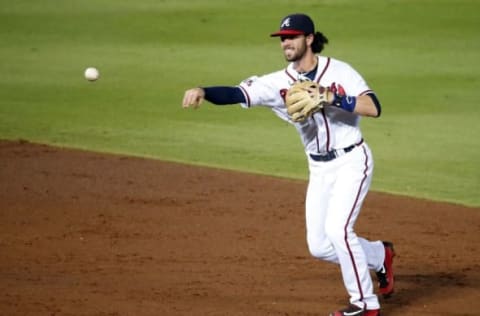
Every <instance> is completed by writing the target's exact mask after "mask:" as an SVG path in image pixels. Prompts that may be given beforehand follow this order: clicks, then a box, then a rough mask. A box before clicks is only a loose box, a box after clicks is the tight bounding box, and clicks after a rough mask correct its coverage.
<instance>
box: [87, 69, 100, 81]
mask: <svg viewBox="0 0 480 316" xmlns="http://www.w3.org/2000/svg"><path fill="white" fill-rule="evenodd" d="M99 77H100V72H99V71H98V69H97V68H95V67H88V68H87V69H85V79H87V80H88V81H95V80H97V79H98V78H99Z"/></svg>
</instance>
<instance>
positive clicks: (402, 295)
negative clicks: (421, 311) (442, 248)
mask: <svg viewBox="0 0 480 316" xmlns="http://www.w3.org/2000/svg"><path fill="white" fill-rule="evenodd" d="M462 270H463V271H453V272H438V271H432V272H431V273H415V274H401V273H400V274H396V275H395V293H394V294H393V296H392V297H391V298H388V299H383V302H384V303H383V304H382V309H385V311H388V310H392V311H393V310H395V309H397V308H400V307H406V306H408V305H413V306H416V305H418V304H427V303H428V302H431V301H432V300H438V299H440V297H441V296H442V293H455V290H458V289H460V288H469V287H471V288H475V287H476V285H475V284H474V283H475V282H478V281H479V280H478V279H479V276H478V275H477V276H475V275H471V274H475V273H477V272H476V270H477V269H474V268H472V269H462Z"/></svg>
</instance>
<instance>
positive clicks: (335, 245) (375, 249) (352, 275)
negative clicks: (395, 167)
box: [183, 14, 395, 316]
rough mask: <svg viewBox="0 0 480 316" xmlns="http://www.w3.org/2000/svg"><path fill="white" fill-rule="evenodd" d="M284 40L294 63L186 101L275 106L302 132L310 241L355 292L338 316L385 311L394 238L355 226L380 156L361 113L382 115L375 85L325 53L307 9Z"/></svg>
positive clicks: (288, 25) (196, 91)
mask: <svg viewBox="0 0 480 316" xmlns="http://www.w3.org/2000/svg"><path fill="white" fill-rule="evenodd" d="M271 36H272V37H279V38H280V46H281V48H282V50H283V54H284V56H285V59H286V61H288V62H289V63H288V65H287V67H286V68H285V69H281V70H279V71H275V72H272V73H269V74H265V75H262V76H253V77H250V78H248V79H246V80H244V81H243V82H241V83H240V84H239V85H238V86H211V87H199V88H198V87H197V88H193V89H189V90H187V91H185V94H184V98H183V107H184V108H188V107H194V108H196V107H198V106H199V105H200V104H201V103H202V101H203V100H207V101H209V102H210V103H213V104H217V105H224V104H237V103H240V104H241V106H242V107H244V108H251V107H255V106H263V107H268V108H270V109H271V110H272V111H273V112H274V113H275V114H276V115H277V116H279V117H280V118H281V119H283V120H285V121H287V122H289V123H291V124H292V125H293V126H294V127H295V128H296V130H297V131H298V133H299V134H300V138H301V141H302V143H303V145H304V148H305V153H306V159H307V161H308V167H309V182H308V188H307V193H306V200H305V220H306V233H307V236H306V239H307V244H308V249H309V251H310V253H311V255H312V256H314V257H316V258H318V259H322V260H325V261H328V262H333V263H337V264H339V265H340V268H341V269H340V270H341V273H342V278H343V282H344V285H345V288H346V290H347V292H348V294H349V296H350V299H349V304H348V307H346V308H344V309H341V310H339V311H335V312H332V313H331V314H330V315H331V316H354V315H355V316H359V315H362V316H378V315H380V304H379V299H378V296H377V295H376V294H375V292H374V287H373V281H372V278H371V275H370V271H374V272H376V276H377V282H378V285H379V288H378V293H379V294H381V295H383V296H384V297H389V296H390V295H391V294H392V293H393V290H394V276H393V269H392V264H393V257H394V256H395V253H394V249H393V244H392V243H391V242H385V241H369V240H367V239H365V238H361V237H359V236H357V234H356V233H355V230H354V226H355V222H356V220H357V218H358V216H359V213H360V209H361V206H362V203H363V201H364V199H365V196H366V195H367V192H368V190H369V187H370V183H371V180H372V172H373V158H372V153H371V151H370V148H369V146H368V145H367V143H366V141H365V140H364V139H363V137H362V133H361V131H360V128H359V121H360V117H362V116H367V117H379V116H380V113H381V106H380V102H379V100H378V98H377V97H376V96H375V93H374V92H373V90H371V89H370V88H369V86H368V85H367V83H366V82H365V80H364V79H363V78H362V76H361V75H360V74H359V73H358V72H357V71H356V70H355V69H353V68H352V67H351V66H350V65H349V64H347V63H345V62H342V61H339V60H336V59H334V58H331V57H326V56H322V55H320V54H319V53H320V52H321V51H322V50H323V48H324V45H325V44H327V43H328V39H327V38H326V37H325V36H324V35H323V34H322V33H321V32H315V27H314V23H313V21H312V20H311V18H310V17H309V16H307V15H305V14H291V15H288V16H286V17H285V18H283V19H282V21H281V24H280V29H279V30H278V31H277V32H275V33H273V34H271Z"/></svg>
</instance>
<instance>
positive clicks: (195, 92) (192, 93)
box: [182, 88, 204, 108]
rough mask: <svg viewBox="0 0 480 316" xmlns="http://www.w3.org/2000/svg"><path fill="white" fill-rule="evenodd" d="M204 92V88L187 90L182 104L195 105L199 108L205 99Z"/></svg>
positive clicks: (184, 106)
mask: <svg viewBox="0 0 480 316" xmlns="http://www.w3.org/2000/svg"><path fill="white" fill-rule="evenodd" d="M203 96H204V92H203V89H200V88H195V89H190V90H187V91H186V92H185V95H184V96H183V102H182V106H183V108H188V107H193V108H197V107H198V106H199V105H200V104H201V103H202V101H203Z"/></svg>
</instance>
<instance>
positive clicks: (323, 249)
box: [307, 237, 334, 260]
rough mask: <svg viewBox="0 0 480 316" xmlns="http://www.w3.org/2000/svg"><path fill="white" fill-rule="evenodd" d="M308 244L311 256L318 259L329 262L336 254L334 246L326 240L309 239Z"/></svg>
mask: <svg viewBox="0 0 480 316" xmlns="http://www.w3.org/2000/svg"><path fill="white" fill-rule="evenodd" d="M307 244H308V251H309V252H310V254H311V255H312V256H313V257H315V258H318V259H322V260H328V259H329V258H330V257H331V256H332V254H333V252H334V249H333V247H332V244H331V243H330V242H329V241H328V239H326V238H314V237H309V238H308V239H307Z"/></svg>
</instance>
